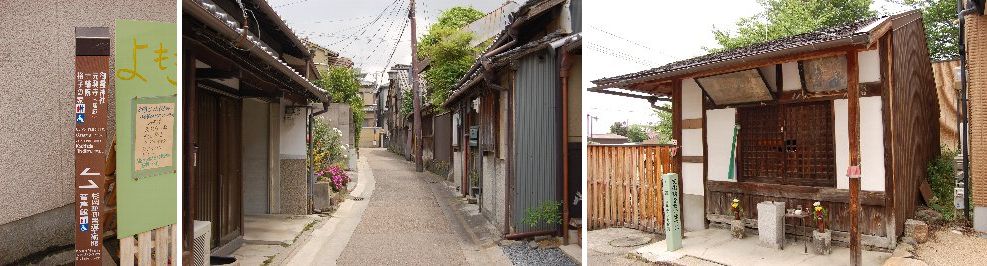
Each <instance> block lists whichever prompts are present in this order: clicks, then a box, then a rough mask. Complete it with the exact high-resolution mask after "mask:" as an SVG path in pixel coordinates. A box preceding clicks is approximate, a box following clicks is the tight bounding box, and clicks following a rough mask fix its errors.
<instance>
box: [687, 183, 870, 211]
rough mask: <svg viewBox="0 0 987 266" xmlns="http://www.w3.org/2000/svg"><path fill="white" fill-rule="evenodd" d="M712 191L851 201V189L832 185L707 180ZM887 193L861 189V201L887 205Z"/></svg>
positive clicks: (841, 201)
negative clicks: (885, 199) (815, 185)
mask: <svg viewBox="0 0 987 266" xmlns="http://www.w3.org/2000/svg"><path fill="white" fill-rule="evenodd" d="M706 188H707V189H708V190H709V191H711V192H722V193H736V194H750V195H758V196H765V197H773V198H791V199H811V200H819V201H825V202H838V203H849V197H850V191H849V190H846V189H836V188H832V187H811V186H796V185H781V184H767V183H753V182H727V181H713V180H709V181H706ZM884 198H885V193H884V192H880V191H861V192H860V199H861V200H860V201H861V203H862V204H863V205H867V206H885V201H884Z"/></svg>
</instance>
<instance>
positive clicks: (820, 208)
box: [814, 206, 823, 212]
mask: <svg viewBox="0 0 987 266" xmlns="http://www.w3.org/2000/svg"><path fill="white" fill-rule="evenodd" d="M822 208H823V207H822V206H816V207H815V208H814V209H816V211H817V212H820V211H822Z"/></svg>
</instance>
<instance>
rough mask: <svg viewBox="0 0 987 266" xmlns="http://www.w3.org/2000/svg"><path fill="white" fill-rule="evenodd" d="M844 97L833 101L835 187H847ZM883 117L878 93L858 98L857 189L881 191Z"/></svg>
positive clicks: (847, 142) (848, 143)
mask: <svg viewBox="0 0 987 266" xmlns="http://www.w3.org/2000/svg"><path fill="white" fill-rule="evenodd" d="M847 116H848V111H847V100H846V99H839V100H835V101H833V119H834V120H836V121H835V124H834V125H833V130H834V131H835V132H833V135H834V136H836V141H835V143H834V144H835V148H836V153H835V154H834V155H835V156H836V173H835V174H836V188H839V189H849V188H850V180H849V178H848V177H847V176H846V170H847V168H848V164H849V163H850V140H849V138H848V135H847V132H848V128H849V123H848V122H847V118H848V117H847ZM884 183H885V180H884V121H883V118H882V116H881V97H880V96H871V97H861V98H860V189H861V190H867V191H884Z"/></svg>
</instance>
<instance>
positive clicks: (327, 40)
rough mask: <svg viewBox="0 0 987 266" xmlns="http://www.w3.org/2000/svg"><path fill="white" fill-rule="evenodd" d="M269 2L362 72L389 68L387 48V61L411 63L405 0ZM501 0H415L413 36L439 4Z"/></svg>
mask: <svg viewBox="0 0 987 266" xmlns="http://www.w3.org/2000/svg"><path fill="white" fill-rule="evenodd" d="M515 2H518V3H523V1H515ZM269 3H270V4H271V6H272V7H274V10H275V11H277V12H278V14H280V15H281V17H282V19H284V20H285V22H286V23H287V24H288V26H289V27H291V28H292V29H293V30H294V31H295V33H296V34H298V35H299V37H308V38H309V40H311V41H313V42H315V43H318V44H320V45H322V46H324V47H327V48H329V49H332V50H334V51H337V52H340V53H341V54H342V55H343V56H346V57H350V58H352V59H353V62H354V67H360V68H361V69H362V70H363V72H365V73H375V72H380V71H382V70H384V69H386V68H388V67H387V64H388V63H387V62H388V59H389V58H390V57H391V53H392V51H393V53H394V56H393V59H391V60H390V65H394V64H410V63H411V25H409V24H405V23H406V21H407V19H406V18H407V17H408V15H407V14H408V11H407V10H408V9H407V8H408V0H359V1H357V0H271V1H269ZM392 3H394V4H392ZM503 3H504V1H500V0H471V1H465V0H416V1H415V6H416V12H415V13H416V16H417V18H418V19H417V28H418V29H417V31H418V32H417V33H418V36H419V38H421V36H423V35H425V33H426V32H427V29H428V25H431V24H432V23H434V22H435V20H436V19H437V17H438V16H439V14H440V13H441V11H442V10H447V9H449V8H452V7H454V6H472V7H473V8H476V9H478V10H480V11H481V12H483V13H487V12H490V11H493V10H494V9H495V8H498V7H500V5H501V4H503ZM382 12H383V13H382ZM378 16H380V18H379V19H377V17H378ZM375 19H377V21H376V22H373V21H374V20H375ZM371 22H373V24H370V23H371ZM368 25H369V26H368ZM402 28H403V29H404V33H403V34H402ZM399 34H401V35H400V37H399ZM344 37H348V38H344ZM353 37H357V39H356V40H354V39H353ZM398 40H400V41H398ZM395 43H397V50H395V49H394V47H395Z"/></svg>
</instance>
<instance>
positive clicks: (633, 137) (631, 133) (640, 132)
mask: <svg viewBox="0 0 987 266" xmlns="http://www.w3.org/2000/svg"><path fill="white" fill-rule="evenodd" d="M625 137H627V139H628V140H630V141H631V142H642V141H645V140H647V139H648V128H647V126H645V125H639V124H633V125H631V126H630V127H628V128H627V136H625Z"/></svg>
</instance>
